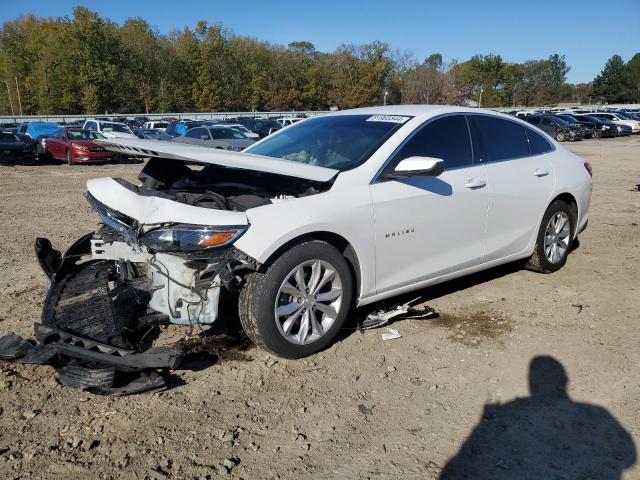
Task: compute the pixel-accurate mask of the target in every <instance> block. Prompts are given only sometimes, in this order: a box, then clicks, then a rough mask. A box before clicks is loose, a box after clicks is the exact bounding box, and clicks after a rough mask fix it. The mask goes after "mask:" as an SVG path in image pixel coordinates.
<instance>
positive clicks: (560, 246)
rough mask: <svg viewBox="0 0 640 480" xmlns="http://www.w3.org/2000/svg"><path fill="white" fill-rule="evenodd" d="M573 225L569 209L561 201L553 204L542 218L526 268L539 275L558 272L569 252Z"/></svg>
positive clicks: (571, 212) (571, 213)
mask: <svg viewBox="0 0 640 480" xmlns="http://www.w3.org/2000/svg"><path fill="white" fill-rule="evenodd" d="M574 223H575V222H574V220H573V211H572V210H571V207H570V206H569V205H567V204H566V203H565V202H563V201H562V200H556V201H555V202H553V203H552V204H551V205H550V206H549V208H548V209H547V211H546V212H545V214H544V217H542V223H541V224H540V230H539V231H538V236H537V239H536V246H535V248H534V250H533V255H532V256H531V258H530V259H529V262H528V263H527V266H528V267H529V268H531V269H532V270H536V271H538V272H541V273H551V272H555V271H557V270H560V269H561V268H562V267H563V266H564V264H565V263H566V262H567V256H568V255H569V251H570V250H571V243H572V241H573V232H574V228H575V226H574Z"/></svg>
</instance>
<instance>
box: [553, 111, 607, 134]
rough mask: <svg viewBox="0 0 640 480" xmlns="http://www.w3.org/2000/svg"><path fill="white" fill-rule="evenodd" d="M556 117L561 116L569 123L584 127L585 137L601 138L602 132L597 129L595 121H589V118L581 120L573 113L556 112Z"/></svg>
mask: <svg viewBox="0 0 640 480" xmlns="http://www.w3.org/2000/svg"><path fill="white" fill-rule="evenodd" d="M553 116H554V117H557V118H560V119H561V120H564V121H565V122H567V123H569V124H570V125H572V126H576V127H582V132H583V134H584V138H599V137H601V136H602V135H601V132H600V131H599V130H598V131H596V128H595V127H596V126H595V124H594V123H593V122H589V121H587V120H580V119H578V118H577V117H575V116H573V115H568V114H566V113H555V114H554V115H553Z"/></svg>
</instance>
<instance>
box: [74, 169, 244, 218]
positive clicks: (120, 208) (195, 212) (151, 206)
mask: <svg viewBox="0 0 640 480" xmlns="http://www.w3.org/2000/svg"><path fill="white" fill-rule="evenodd" d="M87 190H88V191H89V193H90V194H91V195H92V196H93V197H94V198H95V199H96V200H98V201H99V202H100V203H102V204H104V205H106V206H107V207H109V208H111V209H113V210H116V211H117V212H120V213H122V214H124V215H126V216H128V217H131V218H133V219H135V220H137V221H138V223H141V224H143V225H157V224H161V223H188V224H192V225H209V226H218V225H221V226H232V225H233V226H242V225H248V223H249V221H248V220H247V215H246V214H245V213H244V212H232V211H227V210H214V209H208V208H202V207H196V206H192V205H185V204H183V203H179V202H174V201H173V200H169V199H167V198H161V197H157V196H153V195H141V194H139V193H137V192H135V191H133V190H130V189H129V188H127V187H125V186H124V185H122V184H121V183H119V182H118V181H116V180H114V179H113V178H94V179H91V180H89V181H87Z"/></svg>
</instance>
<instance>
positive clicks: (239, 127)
mask: <svg viewBox="0 0 640 480" xmlns="http://www.w3.org/2000/svg"><path fill="white" fill-rule="evenodd" d="M213 126H214V127H222V128H233V129H234V130H238V131H240V132H242V133H244V134H245V136H246V137H247V138H250V139H252V140H258V139H259V138H260V135H258V134H257V133H255V132H252V131H251V130H249V129H248V128H247V127H245V126H244V125H242V124H240V123H221V124H219V125H213Z"/></svg>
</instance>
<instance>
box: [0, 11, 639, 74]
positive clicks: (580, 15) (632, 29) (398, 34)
mask: <svg viewBox="0 0 640 480" xmlns="http://www.w3.org/2000/svg"><path fill="white" fill-rule="evenodd" d="M79 4H82V5H84V6H86V7H88V8H90V9H91V10H94V11H97V12H98V13H100V14H101V15H102V16H104V17H107V18H109V19H111V20H114V21H116V22H118V23H121V22H123V21H124V20H125V19H126V18H128V17H142V18H144V19H146V20H147V21H148V22H149V23H150V24H152V25H154V26H156V27H157V28H158V29H159V30H160V31H161V32H163V33H166V32H168V31H170V30H171V29H173V28H175V27H180V28H181V27H184V26H194V25H195V24H196V22H197V21H198V20H200V19H204V20H207V21H208V22H209V23H222V24H223V25H225V26H226V27H228V28H230V29H231V30H232V31H233V32H234V33H236V34H238V35H248V36H252V37H256V38H258V39H260V40H268V41H270V42H274V43H281V44H284V45H286V44H288V43H289V42H291V41H294V40H307V41H310V42H312V43H313V44H314V45H315V46H316V48H317V49H318V50H322V51H330V50H333V49H334V48H335V47H336V46H338V45H339V44H340V43H365V42H370V41H373V40H381V41H384V42H387V43H389V44H390V45H391V46H392V47H393V48H399V49H401V50H404V49H409V50H412V51H413V52H414V53H415V54H416V56H417V57H418V58H419V59H423V58H425V57H426V56H427V55H429V54H431V53H434V52H439V53H442V55H443V56H444V58H445V59H446V60H451V59H457V60H466V59H468V58H469V57H470V56H471V55H473V54H476V53H483V54H487V53H494V54H500V55H501V56H502V57H503V59H505V60H507V61H523V60H527V59H538V58H545V57H547V56H549V55H550V54H552V53H559V54H561V55H566V57H567V62H568V64H569V65H570V66H571V71H570V72H569V74H568V80H569V81H570V82H586V81H590V80H592V79H593V77H594V76H595V75H597V74H598V73H599V72H600V70H601V69H602V67H603V66H604V63H605V62H606V60H607V59H608V58H609V57H611V55H613V54H616V53H617V54H619V55H621V56H622V58H623V59H624V60H625V61H626V60H629V58H631V56H633V54H635V53H636V52H639V51H640V0H613V1H611V0H555V1H554V0H526V1H521V0H511V1H508V0H475V1H474V0H432V1H426V0H423V1H420V0H395V1H373V0H370V1H349V0H342V1H336V0H320V1H314V2H308V1H304V0H295V1H290V0H278V1H275V2H271V1H268V0H259V1H254V0H244V1H243V0H235V1H234V0H209V1H204V0H180V1H178V0H171V1H166V0H153V1H149V2H147V1H142V0H100V1H85V2H79V1H77V0H76V1H67V0H56V1H45V0H41V1H36V0H20V1H9V0H0V21H3V22H4V21H5V20H12V19H15V18H17V17H18V16H20V15H22V14H28V13H31V14H35V15H37V16H45V17H59V16H65V15H71V11H72V9H73V7H74V6H75V5H79Z"/></svg>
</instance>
